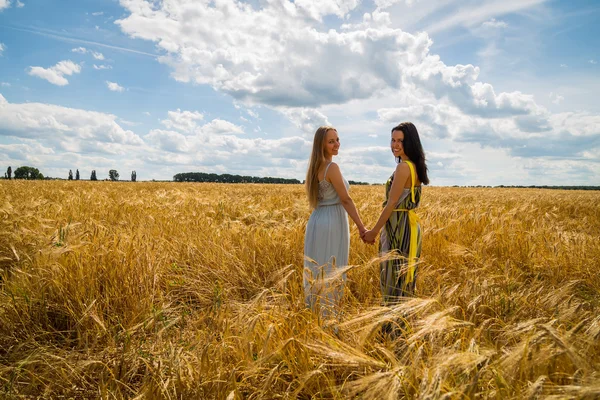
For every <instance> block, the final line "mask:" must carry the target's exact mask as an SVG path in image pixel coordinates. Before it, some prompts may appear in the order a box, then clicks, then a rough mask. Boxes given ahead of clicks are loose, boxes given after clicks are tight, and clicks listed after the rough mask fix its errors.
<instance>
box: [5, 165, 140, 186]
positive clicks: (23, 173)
mask: <svg viewBox="0 0 600 400" xmlns="http://www.w3.org/2000/svg"><path fill="white" fill-rule="evenodd" d="M13 175H14V179H59V178H50V177H44V175H42V173H41V172H40V171H39V170H38V169H37V168H34V167H28V166H22V167H19V168H17V169H16V170H15V171H14V173H13V170H12V167H11V166H9V167H8V168H7V169H6V172H5V173H4V179H13ZM108 178H109V179H110V180H111V181H118V180H119V173H118V172H117V170H116V169H111V170H110V171H108ZM74 179H75V180H76V181H78V180H80V179H81V175H80V174H79V170H78V169H77V170H76V171H75V178H74ZM67 180H69V181H72V180H73V170H71V169H70V170H69V174H68V176H67ZM97 180H98V177H97V176H96V170H92V174H91V175H90V181H97ZM136 180H137V172H135V171H131V181H132V182H135V181H136Z"/></svg>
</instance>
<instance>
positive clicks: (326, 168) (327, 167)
mask: <svg viewBox="0 0 600 400" xmlns="http://www.w3.org/2000/svg"><path fill="white" fill-rule="evenodd" d="M332 163H333V161H331V162H329V164H327V166H326V167H325V173H324V174H323V180H325V178H326V177H327V170H328V169H329V166H330V165H331V164H332Z"/></svg>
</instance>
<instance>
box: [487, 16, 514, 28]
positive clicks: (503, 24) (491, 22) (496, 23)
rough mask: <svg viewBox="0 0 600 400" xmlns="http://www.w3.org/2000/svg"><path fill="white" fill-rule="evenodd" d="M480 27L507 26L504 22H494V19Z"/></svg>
mask: <svg viewBox="0 0 600 400" xmlns="http://www.w3.org/2000/svg"><path fill="white" fill-rule="evenodd" d="M482 26H484V27H486V28H506V27H508V24H507V23H506V22H504V21H500V20H498V21H497V20H496V18H492V19H490V20H489V21H485V22H484V23H483V24H482Z"/></svg>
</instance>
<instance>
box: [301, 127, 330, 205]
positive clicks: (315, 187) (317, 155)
mask: <svg viewBox="0 0 600 400" xmlns="http://www.w3.org/2000/svg"><path fill="white" fill-rule="evenodd" d="M332 129H333V130H334V131H336V132H337V129H335V128H334V127H333V126H327V125H326V126H321V127H319V129H317V131H316V132H315V138H314V139H313V148H312V153H311V155H310V160H309V161H308V171H307V172H306V181H305V182H304V184H305V186H306V195H307V196H308V203H309V204H310V208H317V204H318V202H319V170H320V169H321V167H322V166H323V164H324V163H325V152H324V150H323V143H324V142H325V137H326V136H327V132H329V131H330V130H332Z"/></svg>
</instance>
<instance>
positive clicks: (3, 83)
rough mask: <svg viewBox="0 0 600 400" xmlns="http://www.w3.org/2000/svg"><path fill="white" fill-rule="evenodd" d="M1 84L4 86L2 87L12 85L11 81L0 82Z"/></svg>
mask: <svg viewBox="0 0 600 400" xmlns="http://www.w3.org/2000/svg"><path fill="white" fill-rule="evenodd" d="M0 86H2V87H10V83H8V82H0Z"/></svg>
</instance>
